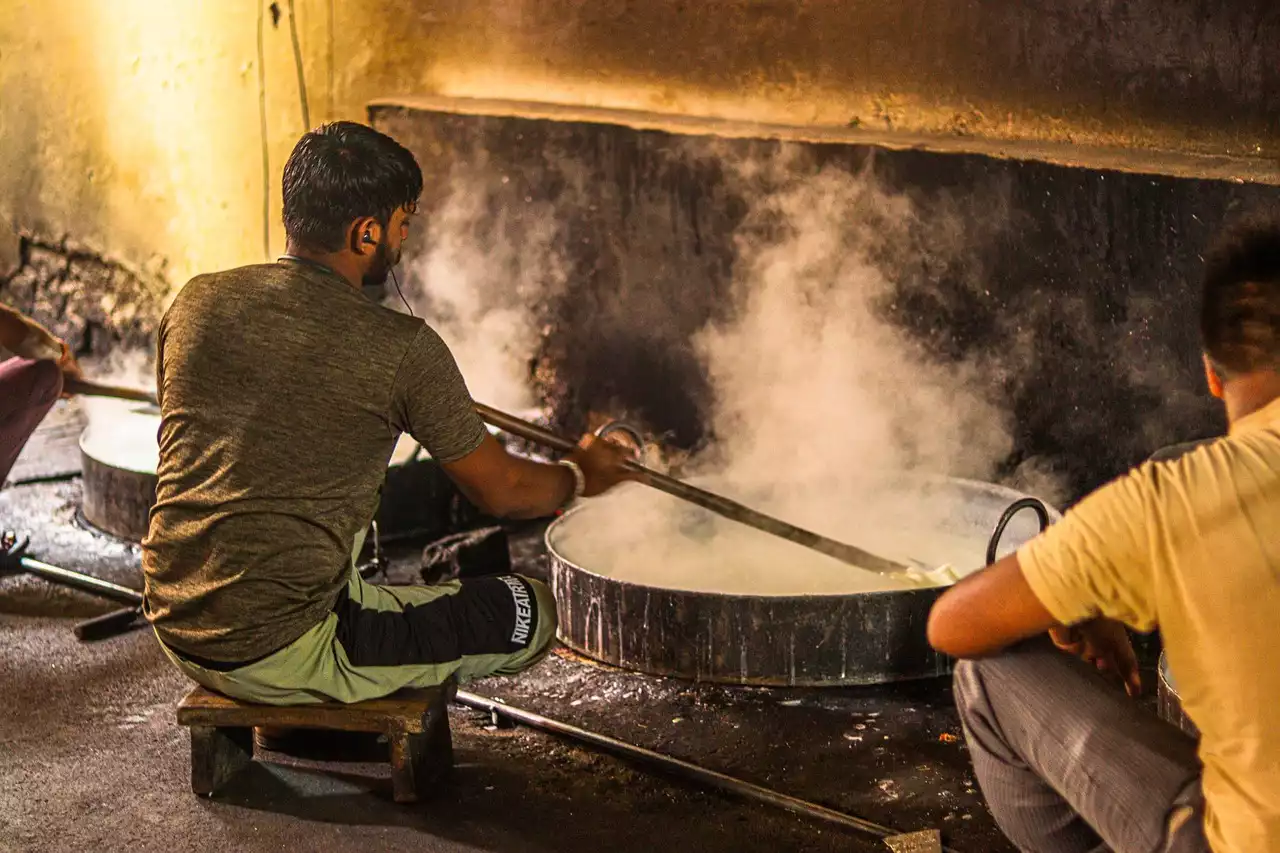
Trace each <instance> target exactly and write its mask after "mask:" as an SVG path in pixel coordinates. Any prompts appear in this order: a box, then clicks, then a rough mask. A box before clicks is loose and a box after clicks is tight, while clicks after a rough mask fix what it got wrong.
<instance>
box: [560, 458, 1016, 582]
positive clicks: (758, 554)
mask: <svg viewBox="0 0 1280 853" xmlns="http://www.w3.org/2000/svg"><path fill="white" fill-rule="evenodd" d="M951 482H955V483H960V482H961V481H951ZM698 485H702V486H705V487H706V488H710V489H713V490H716V486H717V485H718V484H716V483H715V482H714V481H710V482H708V481H702V482H699V483H698ZM971 485H972V486H973V487H975V490H976V489H983V488H990V489H992V490H995V494H994V495H991V496H985V498H983V499H978V500H975V499H974V496H972V495H969V494H967V493H966V492H965V489H966V488H969V487H967V486H964V487H961V486H956V487H948V488H944V489H931V490H924V491H921V490H918V489H917V488H915V487H914V486H899V487H896V488H895V487H885V488H882V489H877V490H876V491H875V493H874V495H867V496H865V497H864V498H863V499H861V500H858V501H854V502H850V503H849V504H848V505H847V506H843V507H842V506H840V505H838V504H836V505H833V506H831V507H828V508H827V510H826V511H824V512H822V513H821V515H822V516H823V518H822V519H818V518H808V519H806V518H803V517H799V516H797V515H795V514H794V513H787V512H784V511H782V509H783V508H781V507H779V506H777V505H776V504H775V505H773V506H771V505H770V504H771V502H770V501H769V500H768V498H767V497H762V496H759V495H756V496H750V495H733V494H731V493H729V492H728V491H727V490H726V491H725V492H724V493H725V494H726V495H728V496H730V497H735V498H737V499H741V500H742V501H743V502H744V503H747V504H748V505H749V506H752V507H754V508H756V509H760V510H763V511H765V512H772V513H774V514H777V515H779V516H780V517H782V518H786V519H787V520H788V521H793V522H795V523H799V524H801V525H802V526H808V527H809V528H810V529H813V530H814V531H815V532H817V533H821V534H823V535H826V536H830V537H832V538H834V539H838V540H840V541H843V542H847V543H849V544H852V545H856V546H858V547H860V548H863V549H865V550H868V551H871V552H872V553H875V554H879V555H881V556H884V557H888V558H890V559H896V560H900V561H904V562H905V561H907V560H914V561H916V562H918V563H923V564H924V565H925V566H927V567H929V568H937V567H942V566H950V567H951V572H944V573H941V574H940V575H937V576H931V577H923V576H917V577H905V576H898V575H895V576H886V575H882V574H879V573H876V572H871V571H867V570H864V569H859V568H857V567H855V566H851V565H848V564H846V563H844V562H842V561H840V560H836V559H834V558H831V557H827V556H825V555H823V554H820V553H818V552H816V551H814V550H812V549H809V548H806V547H804V546H801V545H796V544H794V543H792V542H788V541H786V540H784V539H780V538H778V537H776V536H772V535H770V534H767V533H763V532H761V531H758V530H755V529H753V528H749V527H747V526H745V525H742V524H739V523H737V522H734V521H730V520H728V519H725V518H721V517H720V516H717V515H715V514H713V513H710V512H708V511H707V510H704V509H702V508H700V507H696V506H693V505H692V504H689V503H687V502H684V501H681V500H679V499H677V498H674V497H671V496H670V495H667V494H664V493H662V492H658V491H656V490H654V489H650V488H647V487H644V486H639V485H634V484H632V485H628V486H624V487H622V488H619V489H618V490H616V491H614V492H611V493H610V494H608V495H606V496H604V497H602V498H598V499H595V500H594V501H590V502H587V505H586V506H584V507H583V508H582V509H581V510H579V511H577V512H575V513H574V514H573V515H571V516H568V517H567V518H565V519H564V520H563V521H561V522H559V523H558V524H557V526H556V528H554V529H553V532H552V536H551V545H552V547H553V548H554V549H555V551H556V552H557V553H558V554H559V555H560V556H562V557H563V558H565V559H566V560H568V561H569V562H572V563H574V564H575V565H577V566H580V567H582V568H584V569H587V570H588V571H591V572H594V573H597V574H601V575H606V576H608V577H611V578H616V579H618V580H622V581H627V582H631V583H637V584H642V585H646V586H656V587H663V588H668V589H682V590H690V591H698V592H718V593H726V594H739V595H845V594H849V593H860V592H875V591H881V590H903V589H912V588H920V587H936V586H942V585H946V584H948V583H950V582H952V581H953V580H954V579H955V578H956V577H962V576H964V575H966V574H969V573H971V572H973V571H975V570H977V569H978V568H979V567H981V566H982V564H983V562H984V560H985V552H986V547H987V541H988V538H989V536H990V534H991V529H992V527H993V526H994V525H995V522H996V520H997V519H998V518H999V515H1000V513H1001V512H1002V511H1003V509H1004V507H1005V506H1007V505H1008V504H1009V503H1011V502H1012V500H1013V499H1015V498H1016V497H1019V495H1017V494H1015V493H1012V492H1009V491H1008V490H1004V489H998V488H997V487H986V485H985V484H971ZM752 497H754V498H755V499H754V500H752ZM984 500H985V503H984ZM784 503H785V502H784ZM1023 515H1026V516H1030V513H1025V514H1023ZM1037 529H1038V528H1037V526H1036V524H1035V522H1034V520H1033V519H1031V518H1029V517H1027V518H1024V517H1023V516H1022V515H1020V516H1017V517H1015V519H1014V521H1013V523H1011V524H1010V525H1009V529H1008V532H1007V533H1006V536H1005V539H1004V547H1002V549H1001V553H1002V554H1003V553H1007V552H1008V551H1009V550H1011V549H1012V548H1013V547H1016V546H1017V545H1018V544H1020V543H1021V542H1023V541H1026V540H1027V539H1029V538H1030V537H1031V536H1032V535H1034V533H1035V532H1036V530H1037Z"/></svg>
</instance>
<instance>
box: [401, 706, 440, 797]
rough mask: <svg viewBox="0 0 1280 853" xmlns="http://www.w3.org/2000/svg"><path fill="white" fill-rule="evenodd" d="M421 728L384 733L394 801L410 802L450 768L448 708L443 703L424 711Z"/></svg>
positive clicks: (436, 781)
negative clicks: (388, 742) (421, 729)
mask: <svg viewBox="0 0 1280 853" xmlns="http://www.w3.org/2000/svg"><path fill="white" fill-rule="evenodd" d="M424 722H425V723H426V725H425V726H423V728H424V731H422V732H420V733H418V734H410V733H408V732H406V731H404V730H403V729H400V730H395V731H391V732H388V733H387V739H388V740H389V741H390V742H391V788H392V793H393V795H394V797H395V800H396V802H397V803H412V802H416V801H417V800H418V799H420V798H421V797H422V796H423V795H424V794H425V793H426V790H427V789H428V788H429V787H431V786H432V785H435V784H437V783H439V782H441V781H443V780H444V778H445V777H446V776H447V775H448V773H449V771H450V770H452V769H453V737H452V735H451V733H450V731H449V712H448V709H447V708H446V707H444V706H443V705H442V706H441V707H440V708H438V709H433V710H431V711H428V712H427V714H426V717H425V719H424Z"/></svg>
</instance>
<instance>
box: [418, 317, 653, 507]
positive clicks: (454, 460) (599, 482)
mask: <svg viewBox="0 0 1280 853" xmlns="http://www.w3.org/2000/svg"><path fill="white" fill-rule="evenodd" d="M393 400H394V402H393V406H394V409H395V412H394V414H395V417H396V418H397V420H398V421H399V422H400V423H399V426H400V428H401V429H404V430H405V431H407V432H408V433H409V434H410V435H412V436H413V437H414V438H415V439H417V440H418V442H419V443H420V444H421V445H422V446H423V447H424V448H426V450H427V452H428V453H430V454H431V456H432V457H433V458H434V459H436V460H437V461H439V462H440V464H441V467H442V468H443V469H444V472H445V474H447V475H448V477H449V478H450V479H451V480H453V482H454V483H455V484H456V485H457V486H458V488H459V489H460V490H461V491H462V493H463V494H464V495H466V496H467V498H468V499H469V500H470V501H471V502H472V503H474V504H476V506H478V507H479V508H480V509H481V510H483V511H484V512H486V513H488V514H489V515H493V516H496V517H499V518H540V517H543V516H548V515H551V514H553V513H554V512H555V511H556V510H558V509H560V508H561V507H563V506H564V505H565V504H566V503H568V501H569V500H570V499H571V498H572V497H573V495H574V492H575V491H576V482H575V476H574V473H573V472H572V471H571V470H570V469H569V468H568V467H567V466H565V465H559V464H547V463H543V462H534V461H533V460H530V459H521V458H520V457H517V456H513V455H512V454H510V453H508V452H507V450H506V448H504V447H503V446H502V445H501V444H500V443H498V441H497V439H495V438H494V437H493V436H492V435H490V434H489V431H488V430H487V429H486V428H485V426H484V422H483V421H482V420H481V419H480V416H479V415H477V414H476V411H475V404H474V402H473V401H472V399H471V394H470V392H469V391H468V390H467V386H466V383H465V382H464V381H463V379H462V374H461V372H460V371H459V370H458V365H457V362H455V361H454V358H453V354H452V353H450V352H449V349H448V347H446V346H445V344H444V342H443V341H442V340H440V337H439V335H437V334H436V333H435V332H434V331H433V330H432V329H431V328H430V327H428V326H426V325H424V326H423V327H422V330H421V331H420V332H419V333H418V336H417V338H416V339H415V340H414V342H413V344H412V345H411V346H410V348H409V351H408V353H407V354H406V355H405V358H404V361H403V362H402V363H401V365H400V370H399V372H398V374H397V377H396V385H395V388H394V389H393ZM628 456H629V454H628V452H627V451H626V450H625V449H624V448H622V447H620V446H619V445H616V444H613V443H612V442H608V441H593V440H592V437H589V436H588V437H584V439H583V441H582V442H581V443H580V445H579V447H578V449H577V450H575V451H574V452H573V454H571V455H570V457H569V459H570V461H572V462H574V463H575V464H576V465H577V466H578V467H579V469H581V471H582V474H583V479H584V483H583V485H584V487H585V488H584V490H583V496H584V497H591V496H594V495H598V494H600V493H602V492H605V491H607V490H609V489H611V488H613V487H614V486H615V485H617V484H618V483H620V482H622V481H624V480H627V479H631V475H630V474H629V473H628V472H627V470H626V469H625V467H624V464H625V462H626V460H627V458H628Z"/></svg>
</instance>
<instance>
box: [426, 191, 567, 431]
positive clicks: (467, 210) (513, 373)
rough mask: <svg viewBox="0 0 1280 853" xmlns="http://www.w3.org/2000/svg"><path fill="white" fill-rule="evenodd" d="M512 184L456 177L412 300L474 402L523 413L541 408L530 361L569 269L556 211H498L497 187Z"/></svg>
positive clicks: (433, 228)
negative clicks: (541, 310) (544, 308)
mask: <svg viewBox="0 0 1280 853" xmlns="http://www.w3.org/2000/svg"><path fill="white" fill-rule="evenodd" d="M506 180H507V179H506V178H503V177H495V176H494V175H493V174H492V173H491V172H489V171H487V170H485V169H483V168H475V167H473V168H467V169H462V168H460V169H456V170H455V172H454V175H453V176H452V180H451V182H450V192H449V194H448V195H447V197H446V198H445V200H444V202H443V203H442V204H441V205H440V207H439V208H438V209H436V210H434V211H433V212H432V214H431V216H430V217H429V219H430V222H429V223H428V227H429V233H428V240H427V242H428V246H429V248H428V251H427V252H426V253H425V254H424V255H422V256H421V257H420V258H418V260H417V261H416V262H415V263H414V264H413V268H412V270H411V276H410V280H409V290H410V294H409V299H410V302H411V304H413V307H414V311H415V313H417V314H418V315H419V316H422V317H425V318H426V319H427V322H428V323H430V324H431V326H432V327H433V328H434V329H435V330H436V331H437V332H439V333H440V336H441V337H442V338H443V339H444V341H445V343H447V344H448V345H449V348H450V349H451V350H452V351H453V354H454V357H455V358H456V359H457V361H458V365H459V367H460V368H461V370H462V375H463V376H464V377H465V378H466V380H467V385H468V387H469V389H470V390H471V394H472V396H473V397H475V398H476V399H477V400H480V401H481V402H484V403H488V404H489V405H491V406H494V407H496V408H499V409H505V410H508V411H512V410H514V411H517V412H519V411H524V410H527V409H529V408H531V407H532V406H533V405H534V403H535V398H534V395H533V392H532V390H531V380H530V375H531V373H530V360H531V359H532V358H533V356H534V353H535V351H536V349H537V345H538V342H539V340H540V338H541V336H542V329H541V328H540V325H539V322H540V321H539V318H538V316H537V315H536V313H535V311H534V310H533V306H536V305H540V304H543V303H545V302H546V300H548V299H551V298H553V297H554V296H555V295H556V294H558V293H560V292H561V291H562V289H563V287H564V284H565V279H566V265H565V263H564V261H563V256H562V254H561V251H560V240H561V234H560V227H561V226H560V225H559V223H558V222H557V220H556V217H555V211H554V209H553V208H552V206H551V205H550V204H547V203H545V202H534V201H533V200H532V199H528V200H527V203H526V204H524V205H522V206H521V207H520V208H519V209H518V210H514V209H511V208H508V207H505V206H501V207H499V206H497V205H494V204H493V203H492V200H493V198H494V197H495V196H497V195H498V192H497V191H498V189H499V188H498V187H495V186H494V182H495V181H496V182H498V183H501V184H505V183H506ZM495 207H497V209H496V210H495Z"/></svg>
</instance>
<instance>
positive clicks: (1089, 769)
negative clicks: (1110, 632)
mask: <svg viewBox="0 0 1280 853" xmlns="http://www.w3.org/2000/svg"><path fill="white" fill-rule="evenodd" d="M955 696H956V705H957V706H958V708H959V710H960V720H961V722H962V723H963V725H964V732H965V737H966V739H967V741H968V745H969V751H970V754H971V756H972V758H973V766H974V772H975V774H976V775H977V778H978V784H979V785H980V786H981V788H982V793H983V795H984V796H985V797H986V799H987V804H988V805H989V806H990V808H991V812H992V814H993V815H995V819H996V823H998V824H999V826H1000V829H1001V830H1002V831H1003V832H1004V834H1005V835H1007V836H1008V837H1009V840H1011V841H1012V842H1013V843H1014V844H1015V845H1017V846H1018V848H1019V849H1020V850H1023V851H1028V852H1029V853H1077V851H1078V853H1102V851H1108V850H1110V851H1116V853H1157V851H1159V852H1160V853H1208V851H1209V846H1208V843H1207V842H1206V841H1205V837H1204V796H1203V794H1202V793H1201V790H1200V771H1201V768H1200V762H1199V761H1198V760H1197V758H1196V742H1195V741H1194V740H1193V739H1192V738H1190V737H1188V736H1187V735H1185V734H1183V733H1182V732H1181V731H1179V730H1178V729H1177V728H1175V727H1174V726H1171V725H1169V724H1168V723H1166V722H1164V721H1163V720H1161V719H1160V718H1159V717H1157V716H1156V715H1155V714H1154V713H1152V712H1150V711H1148V710H1146V709H1145V708H1144V707H1142V706H1141V705H1139V704H1137V703H1136V702H1135V701H1134V700H1132V699H1130V698H1129V697H1128V696H1126V695H1125V692H1124V690H1123V689H1122V688H1120V687H1118V686H1115V685H1113V684H1112V683H1110V682H1108V681H1106V680H1105V679H1104V678H1103V677H1102V676H1100V675H1099V674H1098V673H1097V671H1096V670H1095V669H1094V668H1093V667H1091V666H1089V665H1088V664H1086V663H1085V662H1084V661H1082V660H1080V659H1079V658H1077V657H1075V656H1073V655H1068V654H1066V653H1064V652H1060V651H1058V650H1057V649H1055V648H1054V647H1053V644H1052V643H1050V642H1049V641H1048V639H1047V638H1044V639H1038V640H1033V641H1029V642H1026V643H1023V644H1021V645H1018V646H1015V647H1013V648H1012V649H1009V650H1007V651H1006V652H1004V653H1002V654H1000V655H998V656H995V657H991V658H985V659H982V660H973V661H961V662H960V663H959V664H958V665H957V666H956V670H955Z"/></svg>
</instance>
